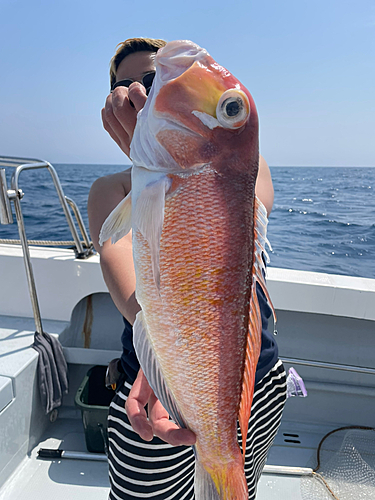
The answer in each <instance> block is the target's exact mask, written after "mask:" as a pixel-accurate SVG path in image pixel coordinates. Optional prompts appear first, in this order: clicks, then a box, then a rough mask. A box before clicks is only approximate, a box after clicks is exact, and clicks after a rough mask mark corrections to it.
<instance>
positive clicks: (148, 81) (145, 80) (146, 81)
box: [111, 71, 155, 95]
mask: <svg viewBox="0 0 375 500" xmlns="http://www.w3.org/2000/svg"><path fill="white" fill-rule="evenodd" d="M154 78H155V71H150V72H149V73H146V74H145V75H144V76H143V77H142V80H141V82H139V83H142V85H143V86H144V88H145V89H146V94H147V95H148V94H149V93H150V90H151V85H152V82H153V81H154ZM136 81H137V80H132V79H131V78H126V79H125V80H120V81H118V82H116V83H114V84H113V85H112V88H111V92H113V91H114V90H115V88H116V87H130V85H131V84H132V83H134V82H136Z"/></svg>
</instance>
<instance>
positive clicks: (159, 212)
mask: <svg viewBox="0 0 375 500" xmlns="http://www.w3.org/2000/svg"><path fill="white" fill-rule="evenodd" d="M171 184H172V180H171V179H170V178H169V177H168V176H166V175H164V176H163V177H161V178H159V179H158V180H156V181H153V182H150V183H149V184H147V185H146V186H145V187H144V188H143V189H142V191H141V192H140V193H139V195H138V197H137V200H136V203H135V209H134V214H133V216H134V227H136V228H137V229H138V230H139V231H140V232H141V234H142V236H143V237H144V238H145V239H146V240H147V242H148V244H149V246H150V252H151V264H152V272H153V276H154V280H155V284H156V286H157V287H158V288H160V268H159V254H160V238H161V233H162V230H163V222H164V206H165V195H166V193H167V191H168V189H169V188H170V186H171Z"/></svg>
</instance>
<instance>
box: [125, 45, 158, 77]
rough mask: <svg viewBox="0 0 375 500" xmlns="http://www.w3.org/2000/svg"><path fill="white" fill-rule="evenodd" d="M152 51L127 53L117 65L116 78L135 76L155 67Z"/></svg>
mask: <svg viewBox="0 0 375 500" xmlns="http://www.w3.org/2000/svg"><path fill="white" fill-rule="evenodd" d="M154 55H155V53H154V52H148V51H147V52H146V51H142V52H134V53H132V54H129V55H127V56H126V57H125V58H124V59H123V60H122V61H121V62H120V64H119V65H118V68H117V71H116V80H117V81H119V80H125V79H126V78H136V77H140V76H142V75H143V74H144V73H147V72H149V71H152V70H154V69H155V65H154Z"/></svg>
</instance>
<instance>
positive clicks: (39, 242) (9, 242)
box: [0, 239, 85, 246]
mask: <svg viewBox="0 0 375 500" xmlns="http://www.w3.org/2000/svg"><path fill="white" fill-rule="evenodd" d="M1 243H3V244H7V245H20V244H21V240H7V239H0V244H1ZM27 243H28V244H29V245H36V246H67V245H69V246H72V245H75V242H74V241H49V240H27ZM81 243H82V245H85V243H84V242H83V241H81Z"/></svg>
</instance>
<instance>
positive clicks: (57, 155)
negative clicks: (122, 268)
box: [0, 0, 375, 166]
mask: <svg viewBox="0 0 375 500" xmlns="http://www.w3.org/2000/svg"><path fill="white" fill-rule="evenodd" d="M0 18H1V20H2V29H1V31H0V41H1V51H0V68H1V78H0V112H1V114H0V154H7V155H18V156H32V157H38V158H44V159H47V160H49V161H51V162H52V163H54V162H55V163H118V164H123V163H128V161H127V158H126V157H124V155H123V154H122V153H121V151H120V150H119V149H118V148H117V146H116V145H115V143H114V142H113V141H112V140H111V139H110V138H109V136H107V134H106V132H105V131H104V130H103V128H102V125H101V119H100V109H101V107H102V106H103V104H104V101H105V98H106V95H107V92H108V68H109V60H110V58H111V56H112V55H113V52H114V49H115V47H116V45H117V43H118V42H120V41H122V40H124V39H125V38H129V37H132V36H149V37H155V38H165V39H166V40H173V39H191V40H193V41H194V42H196V43H198V44H199V45H201V46H203V47H204V48H206V49H207V50H208V52H209V53H210V54H211V55H212V56H213V57H214V59H216V61H217V62H218V63H220V64H221V65H223V66H225V67H226V68H227V69H229V71H231V72H232V73H233V74H234V75H235V76H236V77H237V78H238V79H239V80H241V81H242V82H243V83H244V84H245V85H246V87H247V88H248V89H249V90H250V92H251V93H252V95H253V97H254V99H255V102H256V104H257V107H258V113H259V117H260V144H261V152H262V154H263V156H264V157H265V158H266V160H267V161H268V163H269V164H270V165H273V166H277V165H307V166H314V165H328V166H330V165H332V166H336V165H337V166H341V165H342V166H347V165H348V166H349V165H355V166H374V165H375V90H374V89H375V84H374V82H375V50H374V49H375V41H374V40H375V2H374V0H353V1H348V0H324V1H323V0H315V1H314V0H311V1H306V0H258V1H257V2H255V1H253V0H247V1H236V0H234V1H232V2H228V1H226V2H224V1H222V0H217V1H216V2H212V1H208V0H200V1H198V0H189V1H188V2H176V1H174V2H172V1H159V2H155V1H152V2H151V1H149V0H143V1H136V2H135V1H134V2H128V1H124V0H112V1H111V2H108V1H104V0H92V1H90V2H89V1H87V0H74V1H73V0H60V1H52V0H0Z"/></svg>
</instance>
